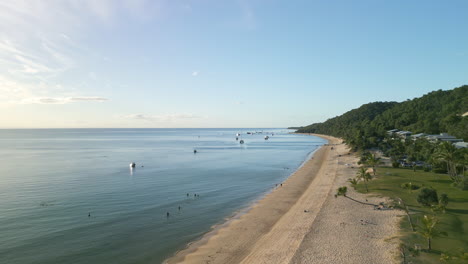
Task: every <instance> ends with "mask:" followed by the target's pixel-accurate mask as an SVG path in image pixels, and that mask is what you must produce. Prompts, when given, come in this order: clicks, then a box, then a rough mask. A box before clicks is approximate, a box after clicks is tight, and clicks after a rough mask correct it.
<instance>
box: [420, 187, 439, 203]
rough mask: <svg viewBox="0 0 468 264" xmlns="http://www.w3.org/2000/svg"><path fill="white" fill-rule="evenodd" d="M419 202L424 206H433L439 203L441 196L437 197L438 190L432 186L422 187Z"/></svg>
mask: <svg viewBox="0 0 468 264" xmlns="http://www.w3.org/2000/svg"><path fill="white" fill-rule="evenodd" d="M417 200H418V203H420V204H422V205H424V206H431V205H433V204H438V203H439V198H438V197H437V191H436V190H434V189H432V188H422V189H421V192H420V193H419V194H418V199H417Z"/></svg>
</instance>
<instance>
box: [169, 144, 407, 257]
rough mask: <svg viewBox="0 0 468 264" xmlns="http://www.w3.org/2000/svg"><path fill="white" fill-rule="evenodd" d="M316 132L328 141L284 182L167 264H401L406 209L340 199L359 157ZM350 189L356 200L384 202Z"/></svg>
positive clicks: (382, 199)
mask: <svg viewBox="0 0 468 264" xmlns="http://www.w3.org/2000/svg"><path fill="white" fill-rule="evenodd" d="M317 136H320V137H322V138H325V139H327V140H328V141H329V144H328V145H326V146H323V147H321V148H320V149H319V150H318V151H317V152H316V153H315V154H314V155H313V158H311V159H310V160H309V161H307V162H306V163H305V164H304V166H302V167H301V168H300V169H299V170H297V171H296V172H295V173H294V174H292V175H291V176H290V177H289V178H288V179H287V180H286V181H285V182H284V183H283V184H282V186H281V185H278V187H277V188H276V189H275V190H273V191H272V192H271V193H269V194H268V195H266V196H265V197H264V198H263V199H261V200H260V201H259V202H257V203H256V204H255V205H254V206H252V208H251V209H250V210H249V211H248V212H247V213H245V214H243V215H242V216H240V217H239V218H236V219H233V220H231V221H229V222H228V223H226V224H225V225H223V226H222V227H220V228H217V229H215V230H213V231H212V232H209V233H208V234H207V235H205V236H204V237H203V238H202V239H200V240H199V241H196V242H194V243H192V244H191V245H190V246H189V247H188V248H187V249H185V250H182V251H180V252H178V253H177V254H176V255H175V256H174V257H172V258H170V259H169V260H167V263H220V264H221V263H223V264H225V263H397V256H398V252H397V245H398V241H397V239H395V237H396V236H397V232H398V229H397V225H398V224H397V223H398V221H399V216H401V215H402V213H401V212H399V211H397V210H388V211H380V210H373V208H372V207H371V206H368V205H361V204H358V203H356V202H353V201H351V200H349V199H346V198H344V197H338V198H335V197H334V194H335V192H336V189H337V188H338V187H339V186H344V185H346V186H348V184H347V182H346V181H347V179H348V178H351V177H354V176H355V174H356V167H357V163H356V162H357V158H356V157H354V156H353V155H348V152H349V149H348V148H347V146H346V145H345V144H342V143H341V140H340V139H337V138H333V137H328V136H323V135H317ZM352 167H354V168H352ZM348 190H349V191H348V192H349V193H348V194H349V195H350V196H352V197H353V198H356V199H361V200H365V199H368V200H369V202H372V203H379V202H381V201H385V199H384V198H378V197H371V196H369V195H362V194H359V193H356V192H354V190H352V188H348Z"/></svg>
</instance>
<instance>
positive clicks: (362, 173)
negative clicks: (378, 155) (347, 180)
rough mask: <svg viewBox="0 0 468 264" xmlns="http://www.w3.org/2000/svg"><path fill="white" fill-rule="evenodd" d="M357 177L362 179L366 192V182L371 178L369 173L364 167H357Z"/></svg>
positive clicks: (367, 189) (367, 190)
mask: <svg viewBox="0 0 468 264" xmlns="http://www.w3.org/2000/svg"><path fill="white" fill-rule="evenodd" d="M357 178H358V179H360V180H362V181H364V185H365V186H366V192H369V188H367V182H368V181H370V180H371V179H372V176H371V175H370V173H368V172H367V169H366V168H365V167H359V170H358V172H357Z"/></svg>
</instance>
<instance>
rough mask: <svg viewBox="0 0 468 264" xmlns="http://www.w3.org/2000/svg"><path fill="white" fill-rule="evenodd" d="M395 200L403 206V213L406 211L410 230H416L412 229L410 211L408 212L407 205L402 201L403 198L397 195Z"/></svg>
mask: <svg viewBox="0 0 468 264" xmlns="http://www.w3.org/2000/svg"><path fill="white" fill-rule="evenodd" d="M397 200H398V204H400V205H401V207H403V210H405V213H406V215H407V216H408V222H409V224H410V226H411V230H412V231H413V232H414V231H416V230H415V229H414V226H413V221H412V220H411V216H410V213H409V209H408V206H407V205H406V203H405V202H404V201H403V199H401V198H399V197H397Z"/></svg>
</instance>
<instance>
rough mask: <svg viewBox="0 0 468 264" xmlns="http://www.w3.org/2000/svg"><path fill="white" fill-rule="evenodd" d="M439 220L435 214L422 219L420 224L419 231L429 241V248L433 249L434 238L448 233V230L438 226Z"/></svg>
mask: <svg viewBox="0 0 468 264" xmlns="http://www.w3.org/2000/svg"><path fill="white" fill-rule="evenodd" d="M438 223H439V220H438V219H437V218H436V217H435V216H427V215H424V217H423V218H422V219H421V225H419V228H418V233H419V234H420V235H421V236H422V237H424V238H425V239H426V241H427V249H428V250H431V249H432V246H431V245H432V244H431V242H432V239H433V238H435V237H438V236H441V235H445V236H446V235H447V233H446V232H443V231H440V230H439V229H438V228H437V225H438Z"/></svg>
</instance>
